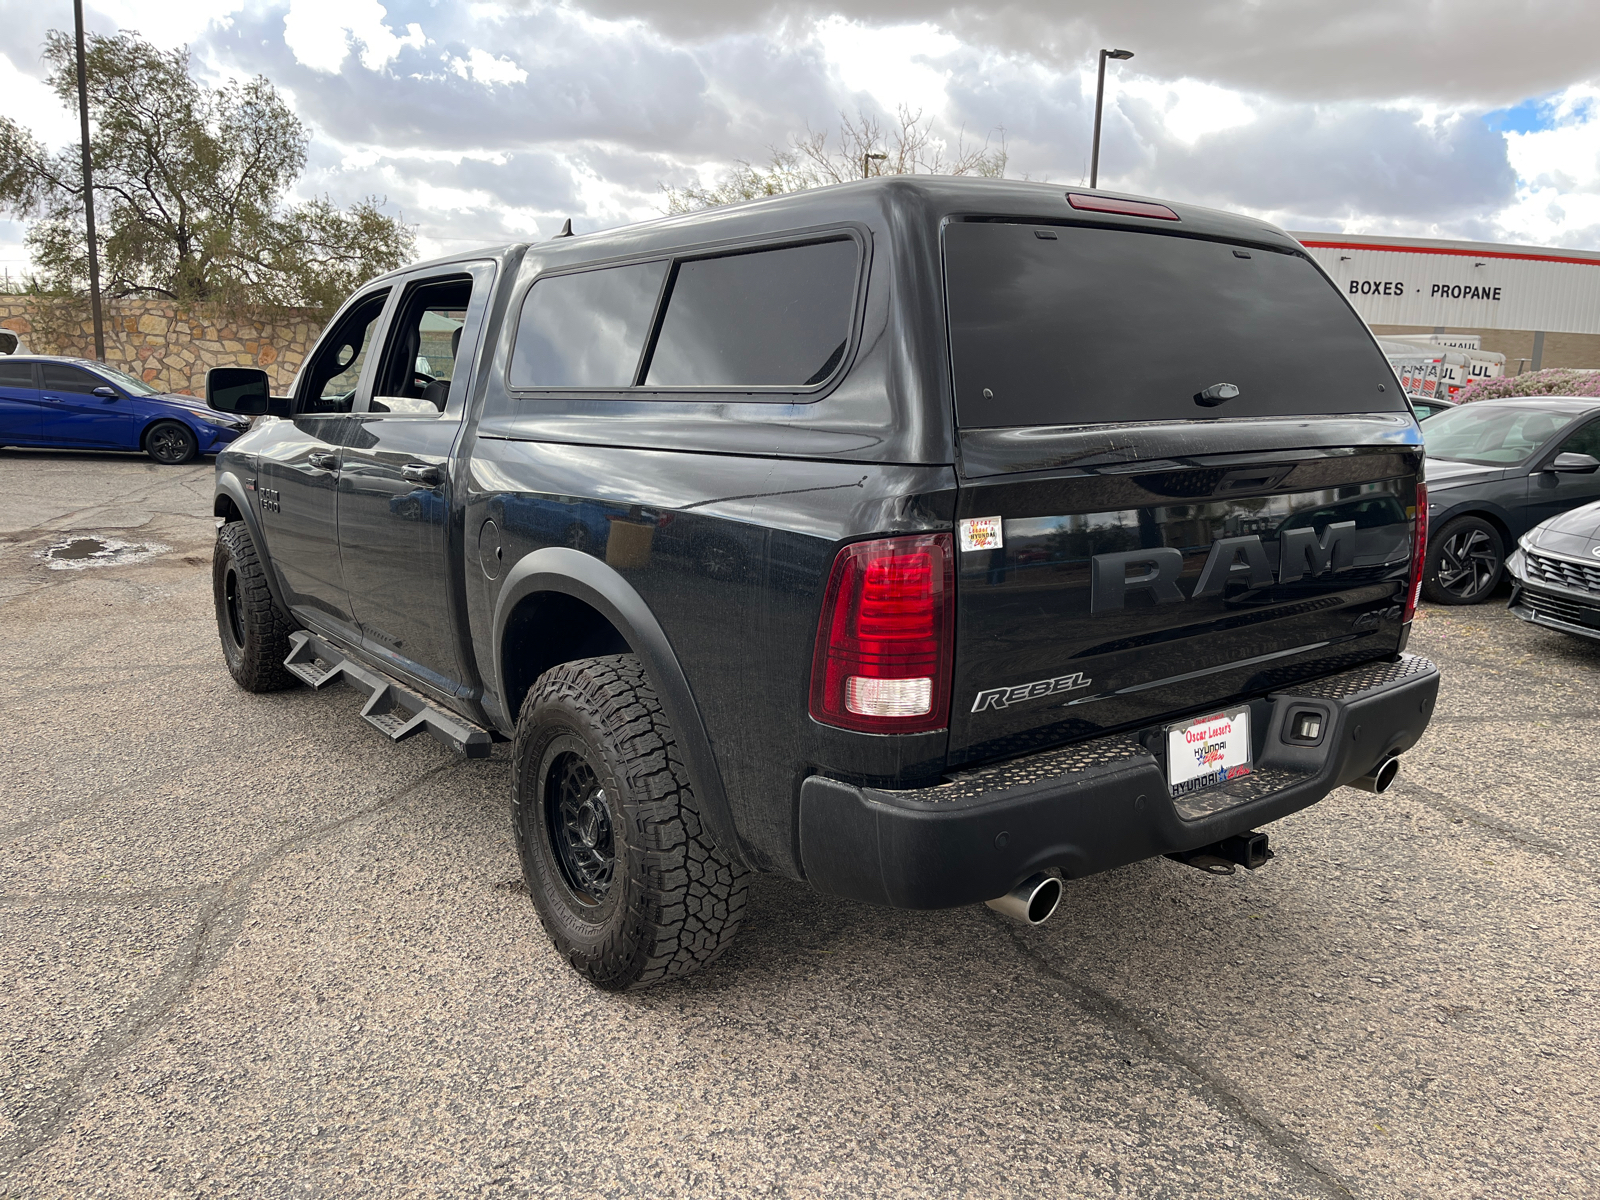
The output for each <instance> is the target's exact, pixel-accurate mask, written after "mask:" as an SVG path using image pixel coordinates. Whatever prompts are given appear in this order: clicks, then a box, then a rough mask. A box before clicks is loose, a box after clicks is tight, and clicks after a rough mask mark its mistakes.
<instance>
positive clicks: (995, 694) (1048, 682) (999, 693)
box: [972, 671, 1092, 712]
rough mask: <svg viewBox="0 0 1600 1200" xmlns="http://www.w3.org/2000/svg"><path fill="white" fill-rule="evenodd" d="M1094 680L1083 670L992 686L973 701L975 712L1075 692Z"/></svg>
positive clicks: (1008, 706)
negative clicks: (1001, 686) (1075, 672)
mask: <svg viewBox="0 0 1600 1200" xmlns="http://www.w3.org/2000/svg"><path fill="white" fill-rule="evenodd" d="M1091 682H1092V681H1091V680H1090V679H1088V678H1086V677H1085V676H1084V674H1083V672H1081V671H1080V672H1078V673H1077V674H1075V675H1057V676H1056V677H1055V678H1054V679H1038V680H1035V681H1034V682H1033V683H1019V684H1017V686H1016V687H1003V688H990V689H989V690H988V691H986V692H979V693H978V698H977V699H976V700H974V701H973V702H972V711H973V712H982V711H983V710H984V709H986V708H1010V707H1011V706H1012V705H1013V704H1020V703H1022V701H1024V700H1039V699H1042V698H1043V697H1045V696H1058V695H1060V694H1061V693H1062V692H1075V691H1077V690H1078V689H1079V688H1086V687H1088V686H1089V684H1090V683H1091Z"/></svg>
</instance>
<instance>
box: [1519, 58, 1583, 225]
mask: <svg viewBox="0 0 1600 1200" xmlns="http://www.w3.org/2000/svg"><path fill="white" fill-rule="evenodd" d="M1550 115H1551V119H1552V121H1553V127H1552V128H1550V129H1539V130H1534V131H1531V132H1529V133H1508V134H1507V135H1506V151H1507V155H1508V157H1509V158H1510V160H1511V165H1512V167H1513V168H1514V169H1515V170H1516V172H1517V176H1518V181H1519V186H1518V188H1517V199H1516V202H1515V203H1514V204H1512V205H1511V206H1510V207H1509V208H1508V209H1506V210H1505V211H1504V212H1503V213H1501V214H1500V216H1499V224H1500V226H1501V227H1502V228H1503V229H1504V230H1505V231H1506V234H1507V236H1508V237H1511V238H1515V239H1517V240H1518V241H1525V242H1531V243H1534V244H1545V243H1555V244H1558V245H1559V244H1563V239H1564V238H1565V237H1566V236H1567V235H1568V234H1569V233H1571V232H1573V231H1577V230H1587V231H1588V232H1589V233H1590V234H1591V235H1592V234H1593V233H1594V232H1596V231H1600V86H1596V85H1595V84H1581V85H1578V86H1576V87H1571V88H1568V89H1566V91H1564V92H1563V93H1562V94H1561V95H1559V96H1558V97H1556V99H1555V101H1554V102H1553V103H1552V105H1551V109H1550Z"/></svg>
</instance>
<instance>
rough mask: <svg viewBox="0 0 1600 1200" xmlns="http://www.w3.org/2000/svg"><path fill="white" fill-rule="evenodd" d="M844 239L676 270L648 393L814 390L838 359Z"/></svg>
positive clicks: (853, 255)
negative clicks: (727, 389)
mask: <svg viewBox="0 0 1600 1200" xmlns="http://www.w3.org/2000/svg"><path fill="white" fill-rule="evenodd" d="M857 258H858V254H857V249H856V243H855V242H854V241H853V240H851V239H848V238H841V239H837V240H834V241H826V242H813V243H810V244H808V245H801V246H784V247H780V248H777V249H772V250H756V251H751V252H748V253H744V254H728V255H723V256H720V257H717V258H700V259H690V260H687V261H684V262H680V263H678V264H677V267H676V269H675V270H674V272H673V279H672V287H671V290H670V293H669V296H668V300H667V309H666V314H665V316H664V317H663V318H662V321H661V332H660V334H659V335H658V336H657V338H656V344H655V349H654V351H653V352H652V354H651V356H650V366H649V370H648V372H647V373H646V375H645V379H644V383H645V386H646V387H690V388H701V387H791V388H800V387H811V386H814V385H816V384H819V383H822V382H823V381H825V380H826V379H827V378H828V377H829V376H830V375H832V374H833V372H834V370H835V369H836V368H837V367H838V365H839V363H840V362H841V361H842V360H843V359H844V353H845V347H846V346H847V345H848V344H849V340H850V320H851V316H852V312H853V304H852V301H853V300H854V298H855V288H856V274H857Z"/></svg>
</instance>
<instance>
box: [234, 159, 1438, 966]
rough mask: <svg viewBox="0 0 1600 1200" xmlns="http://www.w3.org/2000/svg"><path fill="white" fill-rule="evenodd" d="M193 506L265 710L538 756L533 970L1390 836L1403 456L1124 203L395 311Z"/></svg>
mask: <svg viewBox="0 0 1600 1200" xmlns="http://www.w3.org/2000/svg"><path fill="white" fill-rule="evenodd" d="M209 400H210V402H211V404H212V405H213V407H216V408H218V409H220V410H222V411H225V412H231V413H236V414H239V415H254V416H256V417H257V418H258V419H256V420H255V421H254V422H253V424H252V427H251V429H250V431H249V432H248V433H246V434H245V435H244V436H242V437H240V438H239V439H238V440H237V441H235V442H233V443H232V444H231V445H230V446H228V447H227V448H226V449H225V450H224V451H223V452H222V453H221V454H220V455H219V456H218V459H217V469H216V470H217V473H216V508H215V511H216V515H217V516H218V517H219V518H220V519H221V527H220V529H219V532H218V543H217V551H216V556H215V568H214V580H215V591H216V604H217V617H218V626H219V631H220V634H221V639H222V646H223V651H224V654H225V656H226V658H227V663H228V668H229V670H230V671H231V672H232V674H233V677H234V678H235V679H236V680H237V681H238V682H239V684H240V685H241V686H243V687H245V688H247V689H249V690H252V691H260V690H266V689H270V688H279V687H285V686H290V685H294V684H297V683H300V682H305V683H309V684H311V685H312V686H314V687H315V686H320V685H322V684H324V683H327V682H329V681H331V680H334V679H342V680H345V681H347V682H349V683H351V684H354V685H355V686H356V687H358V688H359V689H360V690H361V691H363V692H365V693H366V694H367V695H368V697H369V698H368V700H367V703H366V707H365V708H364V710H363V713H362V715H363V716H365V717H366V719H367V720H368V721H370V722H371V723H372V724H373V725H375V726H376V727H377V728H378V729H380V730H381V731H383V732H384V733H385V734H386V735H388V736H390V737H392V738H396V739H399V738H402V737H406V736H408V735H410V734H412V733H416V732H421V731H428V732H430V733H432V734H434V735H436V736H438V737H440V738H442V739H443V740H445V741H447V742H449V743H450V744H452V745H455V746H457V747H458V748H459V749H460V750H461V751H463V752H464V753H465V754H467V755H469V756H471V755H483V754H487V753H489V750H490V745H491V743H494V742H498V741H505V740H513V741H514V747H513V763H514V768H513V770H514V774H513V779H514V795H513V797H512V815H513V820H514V825H515V832H516V839H517V844H518V846H519V848H520V852H521V855H522V862H523V866H524V869H525V873H526V878H527V885H528V888H529V891H530V892H531V895H532V898H533V900H534V902H535V905H536V906H537V909H538V913H539V916H540V918H541V920H542V921H543V923H544V926H545V929H546V930H547V931H548V933H549V935H550V937H551V939H552V940H553V941H554V943H555V945H556V946H557V948H558V949H559V951H560V953H561V954H562V955H564V956H565V957H566V958H567V959H568V960H569V961H570V962H571V964H572V965H573V966H574V967H575V968H576V969H577V970H578V971H580V972H582V973H583V974H584V975H585V976H587V977H588V978H589V979H591V980H592V981H594V982H595V983H596V984H598V985H600V986H602V987H607V988H615V989H620V988H627V987H636V986H641V985H644V984H649V983H652V982H656V981H659V980H662V979H665V978H669V977H673V976H677V975H682V974H685V973H687V972H689V971H691V970H694V969H695V968H697V967H699V966H701V965H703V964H704V963H706V962H708V961H709V960H710V959H712V958H714V957H715V956H716V955H717V953H718V952H719V951H720V950H721V949H722V948H723V947H724V946H726V945H727V944H728V942H729V940H730V939H731V937H732V936H733V934H734V932H735V930H736V928H737V927H738V925H739V922H740V919H741V917H742V915H743V911H744V906H745V895H746V888H747V884H748V880H749V878H750V874H751V872H754V871H770V872H774V873H776V874H779V875H783V876H787V877H789V878H791V879H797V880H805V881H807V882H808V883H809V884H810V885H811V886H812V887H814V888H816V889H818V890H819V891H822V892H826V893H830V894H833V895H838V896H844V897H851V898H854V899H858V900H861V901H866V902H869V903H874V904H882V905H892V906H898V907H905V908H937V907H946V906H953V905H961V904H968V903H972V902H975V901H980V900H981V901H988V902H990V903H991V904H993V905H994V906H995V907H997V908H1000V909H1001V910H1002V911H1005V912H1009V913H1011V914H1012V915H1015V916H1017V917H1019V918H1021V919H1025V920H1035V921H1037V920H1042V919H1043V918H1044V917H1046V916H1048V915H1049V914H1050V912H1051V911H1052V910H1053V908H1054V906H1055V902H1056V900H1057V899H1058V898H1059V896H1060V894H1061V887H1062V883H1061V881H1062V880H1063V879H1066V880H1071V879H1075V878H1078V877H1081V876H1085V875H1089V874H1091V873H1094V872H1097V871H1104V870H1107V869H1108V868H1112V867H1118V866H1121V865H1124V864H1127V863H1131V862H1135V861H1137V860H1140V859H1144V858H1148V857H1153V856H1156V855H1161V854H1168V855H1171V856H1174V857H1177V858H1180V859H1185V860H1188V861H1192V862H1194V863H1196V864H1197V865H1201V866H1204V867H1206V868H1208V869H1212V870H1231V869H1232V867H1233V866H1234V865H1235V864H1236V863H1240V864H1243V865H1245V866H1249V867H1254V866H1257V865H1259V863H1260V862H1261V861H1262V860H1263V859H1264V857H1265V855H1266V854H1267V853H1268V851H1266V849H1265V838H1264V837H1263V836H1262V835H1260V834H1258V833H1256V832H1255V827H1256V826H1258V825H1261V824H1263V823H1265V822H1268V821H1272V820H1275V819H1276V818H1278V817H1282V816H1284V815H1286V814H1288V813H1292V812H1294V811H1296V810H1298V809H1302V808H1304V807H1306V806H1307V805H1309V804H1312V803H1315V802H1316V801H1318V800H1320V799H1321V798H1323V797H1324V796H1326V795H1327V794H1328V793H1329V792H1330V791H1332V790H1333V789H1334V788H1336V787H1338V786H1340V785H1343V784H1350V783H1355V784H1357V785H1359V786H1365V787H1368V788H1370V789H1372V790H1382V789H1383V788H1384V787H1385V786H1387V784H1388V781H1389V779H1391V778H1392V777H1393V774H1394V771H1395V770H1396V758H1397V756H1398V755H1399V754H1400V753H1401V752H1402V751H1404V750H1406V749H1408V748H1409V747H1410V746H1412V745H1413V744H1414V743H1415V742H1416V741H1417V739H1418V738H1419V737H1420V736H1421V734H1422V732H1423V730H1424V728H1425V727H1426V725H1427V723H1428V718H1429V715H1430V713H1431V711H1432V706H1433V702H1434V698H1435V695H1436V693H1437V690H1438V673H1437V671H1436V670H1435V668H1434V667H1433V665H1432V664H1431V663H1429V662H1427V661H1426V660H1424V659H1421V658H1418V657H1415V656H1411V655H1407V654H1406V653H1404V650H1405V645H1406V637H1407V633H1408V631H1409V627H1410V622H1411V619H1412V614H1413V611H1414V608H1415V604H1416V597H1417V589H1418V585H1419V581H1420V563H1421V553H1422V549H1423V545H1424V538H1425V522H1426V513H1427V505H1426V500H1425V494H1424V487H1423V483H1422V478H1421V475H1422V465H1423V454H1422V441H1421V437H1420V435H1419V432H1418V428H1417V424H1416V421H1415V419H1414V418H1413V416H1412V413H1411V411H1410V410H1409V408H1408V407H1407V405H1406V401H1405V397H1404V396H1403V395H1402V393H1401V391H1400V388H1399V387H1398V386H1397V383H1396V380H1395V377H1394V374H1393V372H1392V371H1391V370H1390V368H1389V366H1388V364H1387V362H1386V361H1385V359H1384V357H1383V355H1382V354H1381V353H1380V352H1379V350H1378V347H1377V345H1376V344H1375V343H1374V341H1373V339H1372V337H1371V336H1370V335H1369V334H1368V332H1367V330H1366V328H1365V327H1364V326H1363V324H1362V323H1361V321H1360V320H1359V319H1358V318H1357V316H1356V314H1355V313H1354V312H1353V311H1352V310H1351V308H1350V307H1349V305H1348V303H1347V302H1346V301H1345V300H1344V298H1343V297H1342V296H1341V295H1340V293H1339V291H1338V290H1337V289H1336V288H1335V287H1334V286H1333V285H1332V284H1331V283H1330V282H1329V281H1328V279H1327V278H1326V276H1324V275H1323V274H1322V273H1321V271H1320V270H1319V269H1318V267H1317V266H1316V265H1315V264H1314V263H1313V262H1312V261H1311V259H1310V258H1309V257H1308V256H1307V255H1306V254H1305V253H1304V251H1303V250H1302V249H1301V248H1300V246H1299V245H1298V244H1297V243H1296V242H1295V241H1293V240H1292V239H1291V238H1289V237H1288V236H1287V235H1286V234H1284V233H1283V232H1281V231H1280V230H1278V229H1276V228H1275V227H1273V226H1270V225H1267V224H1264V223H1262V222H1260V221H1255V220H1250V219H1247V218H1242V217H1238V216H1232V215H1228V214H1224V213H1219V212H1213V211H1208V210H1204V209H1197V208H1191V207H1186V206H1183V205H1177V204H1173V205H1166V204H1160V203H1156V202H1153V201H1149V200H1140V199H1135V198H1131V197H1121V196H1115V195H1111V194H1109V193H1104V192H1085V191H1069V190H1063V189H1062V188H1059V187H1054V186H1049V185H1044V184H1032V183H1017V182H1005V181H994V180H963V179H947V178H926V177H925V178H915V179H912V178H903V177H902V178H896V179H884V180H874V181H865V182H861V183H854V184H847V185H843V186H839V187H831V188H826V189H821V190H818V191H813V192H806V193H801V194H797V195H789V196H781V197H775V198H771V199H766V200H761V201H757V202H753V203H748V204H741V205H735V206H732V207H727V208H719V209H714V210H710V211H707V212H701V213H695V214H692V215H688V216H680V217H673V218H669V219H666V220H660V221H654V222H650V223H648V224H642V225H636V226H631V227H628V228H623V229H617V230H613V231H610V232H605V233H596V234H588V235H584V236H580V237H572V236H565V237H560V238H557V239H554V240H551V241H548V242H544V243H542V244H539V245H515V246H507V247H503V248H500V249H493V250H484V251H481V252H474V253H469V254H463V255H460V256H458V257H453V258H449V259H444V260H440V261H436V262H431V263H427V264H424V265H421V266H416V267H410V268H407V269H405V270H403V271H398V272H395V273H393V274H390V275H387V276H384V277H383V278H381V279H377V280H374V281H373V282H372V283H370V284H368V285H367V286H365V287H364V288H362V289H361V291H360V292H358V293H357V294H356V295H355V296H353V297H351V298H350V300H349V301H348V302H347V303H346V304H345V305H344V307H343V308H342V309H341V310H340V311H339V313H338V314H337V315H336V316H335V317H334V319H333V321H332V322H331V323H330V324H329V326H328V329H327V332H326V333H325V334H324V335H323V337H322V339H321V340H320V342H319V343H318V345H317V347H316V349H315V351H314V352H313V353H312V354H311V356H310V357H309V359H308V360H307V361H306V363H305V365H304V367H303V369H302V370H301V372H300V374H299V377H298V379H297V380H296V382H295V385H294V388H293V394H292V395H291V396H289V397H273V396H270V395H268V393H267V390H266V378H265V376H264V375H262V374H261V373H260V372H253V371H249V370H227V371H223V370H219V371H217V372H214V373H213V378H212V379H211V381H210V388H209Z"/></svg>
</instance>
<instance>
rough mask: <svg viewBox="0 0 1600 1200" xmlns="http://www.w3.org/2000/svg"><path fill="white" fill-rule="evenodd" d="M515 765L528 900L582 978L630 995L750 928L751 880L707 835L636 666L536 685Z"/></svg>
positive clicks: (581, 668) (584, 671)
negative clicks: (746, 921)
mask: <svg viewBox="0 0 1600 1200" xmlns="http://www.w3.org/2000/svg"><path fill="white" fill-rule="evenodd" d="M512 761H513V764H514V766H513V771H514V775H513V797H514V798H513V815H514V819H515V829H516V839H517V850H518V852H519V853H520V854H521V856H522V870H523V875H524V877H525V878H526V880H527V884H528V891H529V893H530V894H531V895H532V897H533V902H534V905H535V907H536V908H537V909H538V912H539V920H540V921H541V922H542V923H543V924H544V928H545V932H546V933H548V934H549V935H550V940H551V941H552V942H553V943H555V946H556V949H557V950H558V951H559V952H560V953H561V956H562V957H563V958H565V959H566V960H567V961H568V962H569V963H571V964H572V967H573V968H574V969H575V970H576V971H577V972H578V973H579V974H581V975H583V976H584V977H585V978H587V979H588V980H589V981H590V982H592V983H594V984H595V985H596V986H598V987H602V988H605V989H606V990H608V991H624V990H627V989H629V988H639V987H646V986H648V985H650V984H652V983H659V982H661V981H663V980H666V979H672V978H678V977H681V976H684V975H688V974H690V973H692V972H694V971H697V970H699V969H700V968H701V967H703V966H705V965H706V964H707V963H709V962H710V961H711V960H712V959H714V958H716V957H717V955H719V954H720V953H722V951H723V950H724V949H725V948H726V947H727V945H728V944H729V943H730V942H731V941H732V940H733V936H734V934H735V933H736V932H737V931H738V928H739V923H740V921H741V920H742V919H743V917H744V908H745V892H746V885H747V881H748V879H749V874H748V872H746V871H745V870H744V869H743V868H742V867H740V866H738V865H736V864H735V863H733V862H732V861H730V860H729V859H728V857H727V856H726V855H725V854H723V853H722V851H721V850H720V849H719V848H718V847H717V846H716V845H715V844H714V843H713V842H712V841H711V838H710V837H709V835H708V834H707V833H706V830H705V827H704V825H703V824H702V822H701V819H700V810H699V804H698V802H697V800H696V798H695V795H694V790H693V789H692V788H691V787H690V786H689V778H688V773H687V772H686V771H685V770H684V766H683V760H682V758H681V756H680V754H679V751H678V746H677V743H676V742H675V741H674V739H673V735H672V727H671V726H670V725H669V724H668V722H667V719H666V714H665V713H664V712H663V711H662V708H661V702H660V700H659V699H657V697H656V694H655V691H654V689H653V688H652V687H651V686H650V681H649V680H648V679H647V678H646V676H645V673H644V667H643V665H642V664H641V663H640V662H639V660H638V659H637V658H635V657H634V656H633V655H631V654H619V655H611V656H608V657H605V658H585V659H579V660H578V661H576V662H570V663H564V664H562V665H561V666H558V667H552V668H551V669H550V670H549V671H546V672H545V673H544V674H543V675H541V676H540V677H539V681H538V682H537V683H536V684H534V686H533V689H532V691H530V692H529V693H528V698H527V700H526V701H524V702H523V705H522V713H521V716H520V717H519V719H518V721H517V741H516V748H515V751H514V755H513V760H512Z"/></svg>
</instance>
